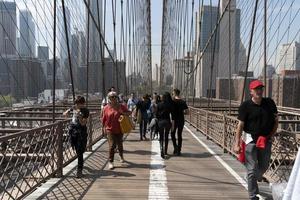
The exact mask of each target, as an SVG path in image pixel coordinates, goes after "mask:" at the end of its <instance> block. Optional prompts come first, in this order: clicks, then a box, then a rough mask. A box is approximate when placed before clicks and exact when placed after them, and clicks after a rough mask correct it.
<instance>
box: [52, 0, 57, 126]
mask: <svg viewBox="0 0 300 200" xmlns="http://www.w3.org/2000/svg"><path fill="white" fill-rule="evenodd" d="M53 9H54V17H53V26H54V28H53V93H52V95H53V96H52V98H53V99H52V121H53V123H54V122H55V77H56V0H54V8H53Z"/></svg>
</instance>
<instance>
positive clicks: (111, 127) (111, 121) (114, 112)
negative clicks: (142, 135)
mask: <svg viewBox="0 0 300 200" xmlns="http://www.w3.org/2000/svg"><path fill="white" fill-rule="evenodd" d="M108 101H109V102H108V104H107V105H106V106H105V107H104V108H103V113H102V124H103V127H104V131H105V133H106V134H107V139H108V145H109V163H108V168H109V169H113V168H114V165H113V162H114V154H115V148H116V146H118V150H119V155H120V157H121V160H120V162H122V163H123V162H124V157H123V134H122V132H121V128H120V123H119V118H120V116H121V115H129V114H130V111H128V109H127V107H126V106H125V105H123V104H120V103H119V101H118V95H117V93H116V92H109V93H108Z"/></svg>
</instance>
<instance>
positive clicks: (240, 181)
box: [184, 126, 248, 190]
mask: <svg viewBox="0 0 300 200" xmlns="http://www.w3.org/2000/svg"><path fill="white" fill-rule="evenodd" d="M184 127H185V129H186V130H187V131H188V132H189V133H190V134H191V135H192V136H193V137H194V138H195V139H196V140H197V141H198V142H199V143H200V144H201V145H202V146H203V147H204V148H205V149H206V150H207V151H208V152H209V153H210V154H211V155H213V156H214V157H215V159H216V160H217V161H219V162H220V163H221V165H223V167H224V168H225V169H226V170H227V171H228V172H229V173H230V174H231V175H232V176H233V177H234V178H235V179H236V180H237V181H238V182H239V183H240V184H241V185H242V186H243V187H244V188H246V190H248V184H247V183H246V181H245V180H244V179H243V178H242V177H241V176H240V175H238V174H237V173H236V172H235V171H234V170H233V169H232V168H231V167H230V166H229V165H228V164H227V163H226V162H225V161H224V160H223V159H222V158H221V157H220V156H218V155H217V154H216V153H215V152H214V151H213V150H212V149H211V148H209V147H208V146H207V145H206V144H205V143H204V142H203V141H202V140H200V139H199V138H198V137H197V136H196V135H195V134H194V133H193V132H192V131H191V130H190V129H189V128H188V127H187V126H184Z"/></svg>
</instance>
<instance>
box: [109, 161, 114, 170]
mask: <svg viewBox="0 0 300 200" xmlns="http://www.w3.org/2000/svg"><path fill="white" fill-rule="evenodd" d="M108 169H110V170H112V169H114V164H113V163H112V162H108Z"/></svg>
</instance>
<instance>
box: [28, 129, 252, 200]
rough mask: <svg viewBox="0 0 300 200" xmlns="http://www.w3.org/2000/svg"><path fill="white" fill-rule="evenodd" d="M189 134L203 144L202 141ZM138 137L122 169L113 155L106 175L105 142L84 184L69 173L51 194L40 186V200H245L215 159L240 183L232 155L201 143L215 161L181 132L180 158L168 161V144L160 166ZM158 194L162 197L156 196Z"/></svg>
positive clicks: (90, 160)
mask: <svg viewBox="0 0 300 200" xmlns="http://www.w3.org/2000/svg"><path fill="white" fill-rule="evenodd" d="M189 128H190V129H191V130H192V131H193V133H195V135H196V136H197V137H199V138H200V139H201V140H203V139H205V138H204V137H203V136H202V135H201V134H200V133H199V132H196V131H195V130H194V129H192V128H191V127H189ZM137 132H138V130H136V131H134V132H133V133H131V134H130V135H129V136H128V137H127V139H126V141H125V142H124V149H125V153H124V157H125V160H126V162H125V163H120V162H119V156H118V155H117V154H116V156H115V166H116V168H115V169H114V170H108V169H107V166H106V165H107V158H108V155H107V154H108V153H107V149H108V145H107V142H105V143H103V145H101V146H100V147H98V148H97V149H95V151H93V153H90V154H89V155H88V157H87V159H86V161H85V168H84V174H85V175H84V178H82V179H76V178H75V172H76V170H74V169H73V170H72V171H71V173H69V174H66V175H65V176H64V178H62V179H60V180H59V181H58V180H55V179H53V180H52V181H56V184H55V185H54V186H52V187H51V188H47V184H45V185H44V186H42V187H44V189H45V191H46V192H44V193H43V194H41V196H39V197H38V199H65V200H66V199H68V200H69V199H95V200H96V199H97V200H99V199H103V200H104V199H105V200H107V199H128V200H129V199H168V198H169V199H207V200H209V199H236V200H241V199H248V194H247V190H246V189H245V187H244V186H243V185H242V184H241V183H240V182H239V181H238V180H237V179H236V178H235V177H234V176H233V175H232V174H231V173H230V172H229V171H228V170H227V169H225V167H224V166H223V165H222V164H221V163H220V161H218V160H217V159H216V158H215V156H220V159H222V160H224V161H225V162H226V163H227V164H228V166H230V167H231V168H232V170H233V171H234V172H236V173H237V174H239V176H240V177H243V173H244V168H243V166H242V165H241V164H239V163H238V162H237V161H236V160H234V159H233V158H232V157H231V156H230V155H227V154H222V152H221V149H220V148H219V147H217V146H216V145H214V144H212V143H211V142H210V141H205V142H207V143H206V144H207V145H208V147H209V148H211V149H212V150H213V151H214V152H216V154H215V155H212V154H211V153H210V152H209V151H208V150H207V149H206V148H204V147H203V145H201V144H200V143H199V141H198V140H197V139H195V138H194V137H193V136H192V134H191V133H190V132H188V131H187V129H184V134H183V149H182V155H181V156H180V157H178V156H172V152H173V145H172V142H171V140H170V142H169V152H168V153H169V154H170V157H169V158H168V159H166V160H160V158H159V156H156V152H155V151H153V148H155V147H154V146H155V145H156V147H158V141H139V140H138V139H139V135H138V133H137ZM203 141H204V140H203ZM156 150H157V149H156ZM153 159H158V161H157V162H159V163H160V164H155V162H156V161H155V162H153ZM151 160H152V162H151ZM153 163H154V164H153ZM157 172H158V175H157V174H156V175H155V173H157ZM153 173H154V175H153ZM150 174H152V175H150ZM164 174H165V175H166V177H165V178H164ZM156 179H159V180H156ZM160 179H162V180H160ZM160 181H162V182H160ZM50 182H51V180H50ZM149 184H150V185H151V186H149ZM49 187H50V186H49ZM161 189H164V192H161V193H160V192H157V191H156V190H158V191H160V190H161ZM153 195H154V196H153ZM28 199H33V197H31V198H28Z"/></svg>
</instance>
